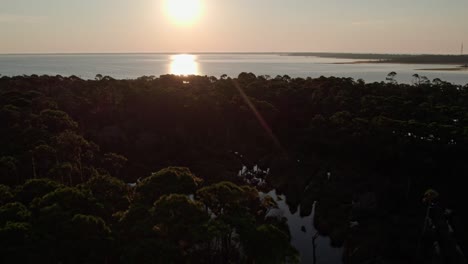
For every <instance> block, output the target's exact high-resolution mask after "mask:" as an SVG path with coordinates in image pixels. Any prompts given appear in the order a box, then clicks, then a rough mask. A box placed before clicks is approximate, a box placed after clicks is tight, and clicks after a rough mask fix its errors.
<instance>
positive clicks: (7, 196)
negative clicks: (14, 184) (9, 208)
mask: <svg viewBox="0 0 468 264" xmlns="http://www.w3.org/2000/svg"><path fill="white" fill-rule="evenodd" d="M12 199H13V194H12V192H11V189H10V187H8V186H6V185H1V184H0V205H4V204H6V203H8V202H10V201H11V200H12Z"/></svg>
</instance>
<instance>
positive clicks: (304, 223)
mask: <svg viewBox="0 0 468 264" xmlns="http://www.w3.org/2000/svg"><path fill="white" fill-rule="evenodd" d="M264 195H265V194H263V193H261V196H264ZM268 195H270V196H271V197H272V198H273V199H274V200H275V201H276V203H277V204H278V209H274V210H272V211H270V213H269V215H274V216H282V217H285V218H286V219H287V221H288V226H289V231H290V233H291V237H292V240H291V244H292V245H293V246H294V247H295V248H296V249H297V250H298V251H299V253H300V254H301V263H303V264H312V263H313V246H312V238H313V236H314V235H315V234H316V233H317V230H316V229H315V227H314V215H315V205H314V207H313V209H312V213H311V214H310V215H308V216H300V211H301V210H300V208H298V210H296V213H294V214H292V213H291V210H290V208H289V205H288V204H287V197H286V196H285V195H278V194H277V193H276V191H271V192H269V193H268ZM303 227H304V228H305V231H304V230H303ZM316 245H317V248H316V259H317V264H339V263H342V260H341V257H342V254H343V248H334V247H332V245H331V240H330V238H328V237H323V236H319V237H318V238H317V239H316Z"/></svg>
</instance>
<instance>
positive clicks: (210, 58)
mask: <svg viewBox="0 0 468 264" xmlns="http://www.w3.org/2000/svg"><path fill="white" fill-rule="evenodd" d="M351 61H354V60H347V59H332V58H318V57H302V56H281V55H278V54H76V55H49V54H47V55H46V54H44V55H0V74H2V75H6V76H14V75H31V74H37V75H43V74H47V75H57V74H59V75H62V76H70V75H76V76H78V77H81V78H84V79H93V78H94V77H95V76H96V74H102V75H108V76H111V77H113V78H116V79H130V78H137V77H140V76H143V75H147V76H150V75H154V76H160V75H164V74H183V75H186V74H198V75H209V76H215V77H219V76H221V75H223V74H227V75H228V76H231V77H236V76H238V75H239V73H241V72H253V73H255V74H256V75H270V76H272V77H275V76H276V75H285V74H287V75H289V76H291V77H320V76H322V75H323V76H337V77H352V78H355V79H359V78H362V79H364V80H365V81H368V82H373V81H383V80H385V77H386V75H387V74H388V73H389V72H391V71H395V72H397V78H396V79H397V81H399V82H406V83H410V82H411V81H412V77H411V76H412V75H413V74H415V73H418V74H419V75H424V76H427V77H428V78H429V79H430V80H432V79H434V78H440V79H442V80H445V81H449V82H452V83H456V84H467V83H468V71H422V70H418V69H427V68H448V67H450V66H447V65H427V64H426V65H418V64H371V63H363V64H336V63H343V62H351Z"/></svg>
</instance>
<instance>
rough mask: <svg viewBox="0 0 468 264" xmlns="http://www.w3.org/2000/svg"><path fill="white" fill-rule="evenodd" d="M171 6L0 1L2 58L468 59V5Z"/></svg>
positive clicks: (296, 0) (220, 0)
mask: <svg viewBox="0 0 468 264" xmlns="http://www.w3.org/2000/svg"><path fill="white" fill-rule="evenodd" d="M165 1H171V0H0V53H88V52H91V53H94V52H97V53H100V52H288V51H290V52H293V51H297V52H299V51H311V52H314V51H315V52H322V51H323V52H376V53H447V54H457V53H458V54H459V53H460V46H461V43H462V42H464V43H465V47H466V49H465V50H467V51H468V0H393V1H389V0H323V1H319V0H200V1H201V3H202V8H201V9H202V11H201V14H200V15H199V17H198V18H197V19H196V20H195V21H193V23H190V24H184V25H181V24H179V23H176V21H174V19H172V18H171V17H170V16H168V14H167V13H168V12H167V8H166V3H165ZM466 53H468V52H466Z"/></svg>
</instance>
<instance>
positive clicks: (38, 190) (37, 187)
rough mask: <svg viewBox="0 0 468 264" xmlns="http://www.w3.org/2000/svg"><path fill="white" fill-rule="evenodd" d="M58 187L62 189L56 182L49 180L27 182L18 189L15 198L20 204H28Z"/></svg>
mask: <svg viewBox="0 0 468 264" xmlns="http://www.w3.org/2000/svg"><path fill="white" fill-rule="evenodd" d="M60 187H62V185H60V184H59V183H58V182H56V181H53V180H49V179H33V180H28V181H26V182H25V183H24V184H23V185H22V186H20V187H19V188H18V190H17V191H16V193H17V194H16V197H17V199H18V200H20V201H21V202H22V203H24V204H29V203H31V202H32V201H33V200H34V199H35V198H41V197H43V196H44V195H46V194H48V193H50V192H53V191H55V190H56V189H58V188H60Z"/></svg>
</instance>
